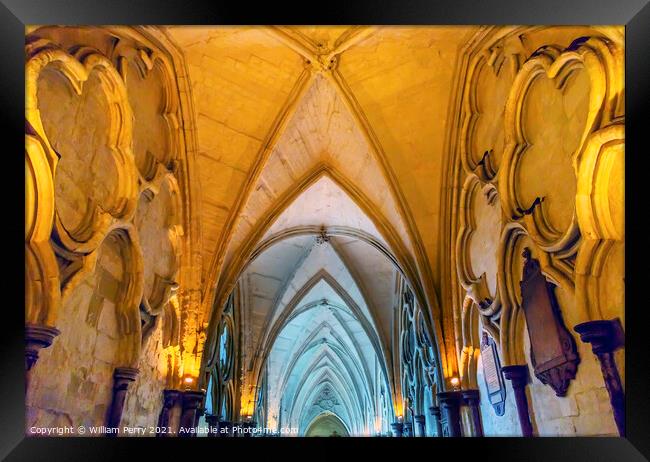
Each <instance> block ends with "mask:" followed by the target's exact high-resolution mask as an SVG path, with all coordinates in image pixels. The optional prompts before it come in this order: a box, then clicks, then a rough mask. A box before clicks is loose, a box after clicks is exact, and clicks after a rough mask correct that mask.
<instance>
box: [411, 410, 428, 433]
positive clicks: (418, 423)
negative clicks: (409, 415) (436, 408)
mask: <svg viewBox="0 0 650 462" xmlns="http://www.w3.org/2000/svg"><path fill="white" fill-rule="evenodd" d="M413 420H415V427H416V429H417V430H416V435H415V436H420V437H422V436H427V425H426V422H427V421H426V417H424V416H423V415H416V416H415V417H413Z"/></svg>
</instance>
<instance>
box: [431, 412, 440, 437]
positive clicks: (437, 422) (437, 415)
mask: <svg viewBox="0 0 650 462" xmlns="http://www.w3.org/2000/svg"><path fill="white" fill-rule="evenodd" d="M429 412H431V415H432V416H433V423H434V424H435V426H436V436H438V437H441V436H442V422H441V421H440V408H439V407H438V406H431V407H430V408H429Z"/></svg>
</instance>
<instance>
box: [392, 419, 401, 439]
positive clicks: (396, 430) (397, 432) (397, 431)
mask: <svg viewBox="0 0 650 462" xmlns="http://www.w3.org/2000/svg"><path fill="white" fill-rule="evenodd" d="M390 428H391V429H392V430H393V436H395V437H398V438H400V437H401V436H402V435H403V434H404V424H403V423H402V422H393V423H392V424H390Z"/></svg>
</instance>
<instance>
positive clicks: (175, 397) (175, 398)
mask: <svg viewBox="0 0 650 462" xmlns="http://www.w3.org/2000/svg"><path fill="white" fill-rule="evenodd" d="M180 396H181V392H180V391H178V390H163V407H162V409H161V410H160V416H159V417H158V427H160V428H165V429H166V430H162V431H161V432H160V433H156V436H157V437H169V436H172V434H171V422H170V414H171V411H172V408H173V407H174V406H175V405H176V404H177V403H178V402H179V398H180ZM163 432H164V433H163Z"/></svg>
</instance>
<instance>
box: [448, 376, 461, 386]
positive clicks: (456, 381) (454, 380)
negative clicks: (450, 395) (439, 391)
mask: <svg viewBox="0 0 650 462" xmlns="http://www.w3.org/2000/svg"><path fill="white" fill-rule="evenodd" d="M449 383H451V386H452V387H454V388H456V387H458V385H459V384H460V380H459V379H458V377H452V378H451V380H450V381H449Z"/></svg>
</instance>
